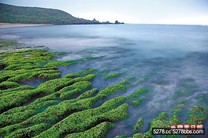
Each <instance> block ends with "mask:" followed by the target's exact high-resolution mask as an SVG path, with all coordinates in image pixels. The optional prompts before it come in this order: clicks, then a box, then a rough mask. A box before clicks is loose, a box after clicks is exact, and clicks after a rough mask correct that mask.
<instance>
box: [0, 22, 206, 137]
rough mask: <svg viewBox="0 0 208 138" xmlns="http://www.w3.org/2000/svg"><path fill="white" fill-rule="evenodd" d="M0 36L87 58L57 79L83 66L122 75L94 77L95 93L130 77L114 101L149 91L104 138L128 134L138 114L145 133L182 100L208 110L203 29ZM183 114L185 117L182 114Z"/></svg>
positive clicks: (20, 31) (52, 29) (61, 29)
mask: <svg viewBox="0 0 208 138" xmlns="http://www.w3.org/2000/svg"><path fill="white" fill-rule="evenodd" d="M0 34H1V35H0V39H14V40H17V41H18V42H20V43H24V44H26V45H34V46H46V47H48V48H49V49H50V50H51V51H63V52H67V53H68V54H67V55H65V56H63V57H61V58H59V59H58V60H75V59H81V58H83V57H90V58H92V59H91V60H86V61H84V62H82V63H78V64H76V65H72V66H70V67H67V68H66V67H63V68H60V70H61V71H62V76H64V75H66V74H67V73H69V72H75V71H79V70H81V69H86V68H95V69H98V70H99V71H105V70H107V71H108V72H109V73H113V72H121V73H124V75H122V76H121V77H119V78H114V79H112V80H105V79H104V78H103V76H98V77H96V78H95V80H94V81H93V86H94V87H97V88H98V89H100V90H101V89H104V88H105V87H106V86H108V85H111V84H114V83H116V82H119V81H122V80H125V79H127V78H130V77H133V78H134V79H135V81H132V83H131V84H130V87H129V88H128V90H127V91H125V92H123V93H119V94H115V95H113V96H114V97H115V96H119V95H128V94H131V93H132V92H134V91H135V90H136V89H138V88H147V89H149V90H150V92H148V93H147V94H145V95H143V96H142V97H139V98H138V99H141V98H144V99H145V100H144V101H143V102H142V104H141V105H139V106H138V107H135V106H132V105H131V104H129V105H130V106H129V113H130V117H129V118H128V119H126V120H123V121H120V122H118V123H116V124H117V125H116V127H115V128H113V129H112V130H111V131H110V132H109V134H108V137H113V136H116V135H119V134H127V135H131V134H132V132H133V131H132V130H133V126H134V124H135V122H136V121H137V119H138V117H141V116H142V117H143V119H144V128H143V129H142V130H141V131H147V130H148V129H149V122H150V121H151V120H152V119H153V118H154V117H156V116H157V115H158V114H159V113H160V112H162V111H166V112H168V113H170V112H171V110H172V109H173V108H174V107H175V106H176V105H177V104H178V103H179V102H181V101H186V102H187V109H190V108H191V107H193V106H194V105H203V106H208V105H207V99H208V85H207V84H208V27H206V26H174V25H170V26H169V25H77V26H76V25H63V26H42V27H21V28H9V29H0ZM37 84H38V83H37ZM113 96H112V97H113ZM106 100H107V99H106ZM103 102H104V101H103ZM183 115H184V116H187V112H186V111H185V112H184V114H183ZM186 119H187V118H184V120H183V122H185V121H186Z"/></svg>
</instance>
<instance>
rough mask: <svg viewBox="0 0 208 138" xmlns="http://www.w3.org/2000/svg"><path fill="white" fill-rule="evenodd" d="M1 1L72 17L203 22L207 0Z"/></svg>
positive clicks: (207, 18)
mask: <svg viewBox="0 0 208 138" xmlns="http://www.w3.org/2000/svg"><path fill="white" fill-rule="evenodd" d="M0 2H2V3H7V4H12V5H18V6H31V7H45V8H54V9H61V10H64V11H66V12H68V13H70V14H72V15H73V16H76V17H81V18H86V19H93V18H96V19H97V20H99V21H107V20H108V21H111V22H114V21H115V20H119V21H123V22H125V23H149V24H158V23H159V24H206V25H208V0H0Z"/></svg>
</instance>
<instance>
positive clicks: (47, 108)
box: [0, 41, 208, 138]
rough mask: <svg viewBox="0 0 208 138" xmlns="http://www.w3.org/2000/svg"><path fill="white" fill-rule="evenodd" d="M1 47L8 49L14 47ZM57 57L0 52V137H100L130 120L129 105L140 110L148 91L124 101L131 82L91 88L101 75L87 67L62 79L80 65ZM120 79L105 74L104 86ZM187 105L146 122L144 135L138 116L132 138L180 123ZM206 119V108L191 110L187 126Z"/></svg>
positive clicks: (33, 51) (40, 52) (43, 52)
mask: <svg viewBox="0 0 208 138" xmlns="http://www.w3.org/2000/svg"><path fill="white" fill-rule="evenodd" d="M0 43H3V44H2V45H4V46H7V47H9V46H10V45H15V43H14V42H6V41H0ZM57 55H60V54H59V53H54V52H49V51H47V50H43V49H27V50H20V51H9V52H2V53H0V137H12V138H25V137H37V138H49V137H50V138H53V137H54V138H58V137H66V138H77V137H80V138H104V137H106V135H107V133H108V132H109V130H111V129H112V128H114V127H115V126H116V125H117V122H119V121H122V120H124V119H126V118H131V114H129V107H130V106H132V107H134V108H140V106H142V103H143V102H145V98H142V97H141V96H144V95H145V94H147V93H148V92H149V91H150V90H148V89H145V88H139V89H137V90H135V91H134V92H133V93H131V94H128V95H125V96H122V94H123V92H124V91H127V90H128V89H129V88H130V87H131V84H132V82H133V81H135V80H134V79H133V80H132V79H128V78H127V79H123V80H122V81H119V82H116V83H113V84H110V85H109V86H107V87H105V88H104V89H101V90H100V89H98V88H95V87H94V86H93V80H94V79H95V78H96V77H98V76H99V75H102V72H99V71H98V70H96V69H92V68H85V69H82V70H79V71H77V72H72V73H68V74H66V75H64V76H63V75H62V74H61V73H62V72H61V71H60V70H59V67H60V66H67V67H69V68H70V66H71V65H74V64H76V63H79V62H83V61H81V60H79V61H76V60H73V61H71V60H70V61H57V60H56V57H57ZM123 74H124V73H114V74H109V75H107V77H104V78H105V80H106V81H107V80H111V79H112V78H114V79H116V77H119V76H121V75H123ZM31 80H41V83H40V84H39V85H37V86H29V85H26V84H25V83H24V82H25V81H31ZM115 95H116V96H115ZM100 101H101V104H97V103H99V102H100ZM185 104H186V103H185V102H181V103H179V104H178V105H177V106H176V107H175V108H174V109H173V111H172V114H171V115H170V116H168V114H167V113H166V112H161V113H160V114H159V115H158V116H157V117H156V118H154V119H153V120H152V121H151V122H149V123H150V128H149V130H148V131H147V132H140V130H141V129H142V128H143V124H144V122H145V120H143V116H140V117H139V118H137V122H135V123H134V124H132V126H133V127H132V134H133V135H132V137H134V138H139V137H153V135H152V133H151V130H152V128H154V127H169V125H172V124H177V123H181V120H180V112H181V111H182V110H183V108H184V107H185ZM147 112H148V111H147ZM207 116H208V109H207V108H205V107H202V106H195V107H194V108H192V109H191V110H190V113H189V118H188V120H187V122H188V123H192V124H198V123H203V122H204V121H205V120H206V119H207V118H208V117H207ZM117 137H127V136H125V135H120V136H117Z"/></svg>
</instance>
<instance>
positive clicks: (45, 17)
mask: <svg viewBox="0 0 208 138" xmlns="http://www.w3.org/2000/svg"><path fill="white" fill-rule="evenodd" d="M0 23H18V24H60V25H64V24H124V23H123V22H119V21H115V23H111V22H109V21H106V22H100V21H98V20H96V19H93V20H87V19H83V18H78V17H74V16H72V15H71V14H69V13H67V12H65V11H62V10H57V9H48V8H38V7H22V6H13V5H7V4H3V3H0Z"/></svg>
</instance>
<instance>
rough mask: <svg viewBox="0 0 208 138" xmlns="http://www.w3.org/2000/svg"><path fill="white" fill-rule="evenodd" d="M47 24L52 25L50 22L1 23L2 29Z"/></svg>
mask: <svg viewBox="0 0 208 138" xmlns="http://www.w3.org/2000/svg"><path fill="white" fill-rule="evenodd" d="M46 25H50V24H23V23H0V29H1V28H12V27H30V26H46Z"/></svg>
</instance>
